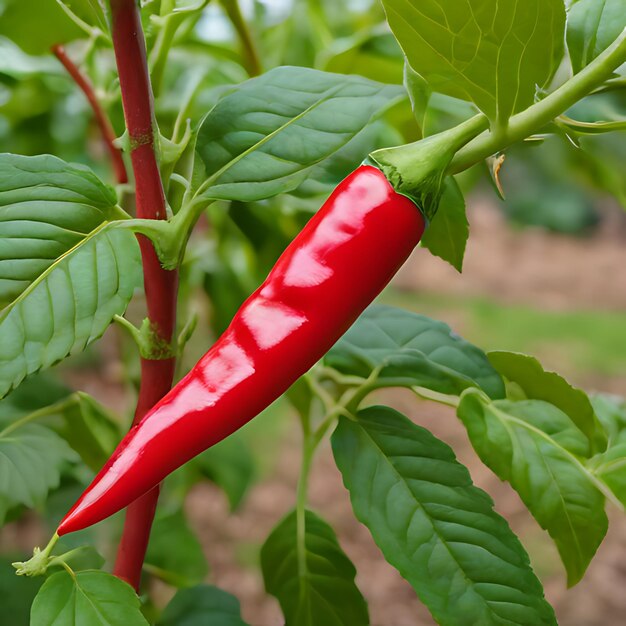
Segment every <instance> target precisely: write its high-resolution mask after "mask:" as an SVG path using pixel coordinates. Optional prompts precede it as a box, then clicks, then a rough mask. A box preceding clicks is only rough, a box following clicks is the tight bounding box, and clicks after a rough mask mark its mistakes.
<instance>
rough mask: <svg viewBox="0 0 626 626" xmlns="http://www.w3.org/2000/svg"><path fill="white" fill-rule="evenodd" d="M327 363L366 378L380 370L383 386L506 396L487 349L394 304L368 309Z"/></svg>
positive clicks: (327, 359) (326, 358) (325, 358)
mask: <svg viewBox="0 0 626 626" xmlns="http://www.w3.org/2000/svg"><path fill="white" fill-rule="evenodd" d="M324 363H325V364H326V365H328V366H329V367H332V368H334V369H336V370H338V371H339V372H342V373H344V374H349V375H355V376H361V377H362V378H367V377H368V376H369V375H370V374H371V373H372V371H373V370H374V369H376V368H380V372H379V374H378V378H377V380H378V384H380V385H381V386H383V385H384V386H392V385H393V386H396V385H397V386H405V387H426V388H427V389H431V390H432V391H437V392H439V393H446V394H460V393H461V392H462V391H463V389H466V388H467V387H472V386H476V387H480V388H481V389H483V390H484V391H485V392H486V393H488V394H489V395H490V396H492V397H494V398H501V397H503V396H504V384H503V382H502V379H501V378H500V375H499V374H498V373H497V372H496V371H495V370H494V369H493V367H492V366H491V365H490V363H489V361H488V360H487V357H486V356H485V354H484V353H483V352H482V350H480V349H479V348H477V347H476V346H473V345H472V344H470V343H468V342H467V341H465V340H464V339H461V337H459V336H458V335H456V334H455V333H454V332H453V331H451V330H450V327H449V326H447V325H446V324H444V323H443V322H438V321H436V320H432V319H430V318H428V317H424V316H423V315H418V314H416V313H411V312H409V311H404V310H402V309H396V308H393V307H388V306H380V305H373V306H370V307H369V308H368V309H366V311H365V313H363V314H362V315H361V317H359V319H358V320H357V321H356V322H355V323H354V325H353V326H352V327H351V328H350V330H348V332H347V333H346V334H345V335H344V336H343V337H342V338H341V339H340V340H339V341H338V342H337V343H336V344H335V345H334V346H333V348H331V350H330V351H329V352H328V354H327V355H326V356H325V357H324Z"/></svg>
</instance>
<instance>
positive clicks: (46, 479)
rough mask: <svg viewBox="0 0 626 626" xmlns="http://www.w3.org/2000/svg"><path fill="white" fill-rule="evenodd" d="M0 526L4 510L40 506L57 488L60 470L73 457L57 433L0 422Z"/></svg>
mask: <svg viewBox="0 0 626 626" xmlns="http://www.w3.org/2000/svg"><path fill="white" fill-rule="evenodd" d="M0 424H1V427H2V428H4V430H1V431H0V524H2V522H3V521H4V517H5V515H6V513H7V511H8V510H9V509H11V508H13V507H14V506H17V505H19V504H22V505H24V506H27V507H30V508H33V507H37V506H41V505H42V504H43V502H44V500H45V498H46V496H47V495H48V492H49V491H50V490H51V489H54V488H55V487H58V485H59V482H60V480H61V469H62V467H63V465H65V464H66V463H67V462H68V461H75V460H77V457H76V454H75V453H74V451H73V450H71V449H70V448H69V447H68V445H67V444H66V443H65V441H63V439H61V438H60V437H59V436H58V435H57V434H55V433H54V432H52V431H51V430H50V429H48V428H45V427H44V426H41V425H40V424H33V423H25V424H21V425H20V424H17V423H16V424H15V425H11V424H9V425H8V424H7V423H6V421H2V422H0Z"/></svg>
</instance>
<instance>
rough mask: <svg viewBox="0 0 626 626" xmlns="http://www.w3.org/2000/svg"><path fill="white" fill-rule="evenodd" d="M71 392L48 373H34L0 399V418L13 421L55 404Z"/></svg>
mask: <svg viewBox="0 0 626 626" xmlns="http://www.w3.org/2000/svg"><path fill="white" fill-rule="evenodd" d="M71 393H72V390H71V389H69V388H68V387H66V386H65V385H63V384H62V383H60V382H59V381H58V380H56V379H55V378H53V377H52V376H50V375H49V374H35V375H34V376H30V377H29V378H27V379H25V380H24V381H23V382H22V383H21V384H20V385H19V387H17V389H14V390H13V391H12V392H11V393H10V394H9V395H8V396H7V397H6V398H3V399H2V400H0V419H7V420H9V421H14V420H16V419H17V418H18V417H23V416H24V415H28V414H29V413H33V412H34V411H36V410H37V409H42V408H43V407H46V406H50V405H51V404H55V403H57V402H59V401H60V400H63V399H64V398H67V397H68V396H69V395H71Z"/></svg>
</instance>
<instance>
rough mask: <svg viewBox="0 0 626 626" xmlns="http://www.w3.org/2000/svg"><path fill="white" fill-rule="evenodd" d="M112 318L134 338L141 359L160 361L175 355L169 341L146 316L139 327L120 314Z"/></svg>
mask: <svg viewBox="0 0 626 626" xmlns="http://www.w3.org/2000/svg"><path fill="white" fill-rule="evenodd" d="M113 320H114V321H115V322H117V323H118V324H119V325H120V326H121V327H122V328H124V329H125V330H126V331H128V333H129V334H130V336H131V337H132V338H133V339H134V340H135V343H136V344H137V346H138V347H139V354H140V356H141V357H142V358H143V359H147V360H149V361H162V360H165V359H171V358H174V357H175V356H176V351H175V350H174V349H173V347H172V345H171V343H169V342H168V341H166V340H165V339H163V338H162V337H161V335H160V333H159V329H158V328H157V327H156V326H155V325H154V324H153V323H152V322H151V321H150V320H149V319H148V318H147V317H146V318H145V319H144V320H143V322H142V323H141V326H140V327H139V328H137V327H136V326H135V325H134V324H132V323H131V322H129V321H128V320H127V319H126V318H125V317H122V316H120V315H116V316H115V317H114V318H113Z"/></svg>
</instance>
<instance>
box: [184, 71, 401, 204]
mask: <svg viewBox="0 0 626 626" xmlns="http://www.w3.org/2000/svg"><path fill="white" fill-rule="evenodd" d="M402 97H403V90H402V88H401V87H395V86H392V85H382V84H380V83H375V82H373V81H370V80H367V79H364V78H361V77H359V76H343V75H340V74H330V73H327V72H320V71H317V70H312V69H307V68H298V67H279V68H276V69H273V70H271V71H269V72H267V73H265V74H263V75H262V76H259V77H257V78H253V79H251V80H248V81H246V82H245V83H243V84H242V85H240V86H239V87H238V88H237V89H236V90H235V91H233V92H231V93H229V94H228V95H227V96H225V97H224V98H222V99H221V100H220V101H219V102H218V104H217V105H216V106H215V107H214V108H213V110H212V111H211V112H210V113H209V114H208V115H207V117H206V118H205V120H204V121H203V123H202V125H201V126H200V129H199V131H198V139H197V144H196V150H197V155H198V157H199V158H200V159H201V161H202V163H203V165H204V169H205V181H204V183H203V185H201V187H200V189H199V190H198V192H199V194H200V195H201V196H202V197H204V198H214V199H220V198H221V199H227V200H232V199H235V200H245V201H250V200H260V199H263V198H269V197H271V196H274V195H276V194H279V193H283V192H286V191H290V190H292V189H295V188H296V187H297V186H298V185H300V184H301V183H302V181H303V180H304V179H305V178H306V176H307V174H308V172H309V171H310V169H311V168H312V167H313V166H314V165H316V164H317V163H319V162H320V161H322V160H323V159H325V158H327V157H329V156H330V155H332V154H333V153H334V152H336V151H337V150H339V148H341V147H342V146H344V145H345V144H346V143H348V141H350V139H352V137H354V136H355V135H356V134H357V133H358V132H359V131H361V130H362V129H363V128H364V127H365V126H367V125H368V124H369V123H371V122H372V121H373V120H375V119H376V118H377V117H378V116H379V115H380V114H381V113H382V112H383V111H384V109H385V108H387V107H388V106H390V105H391V104H393V103H395V102H397V101H398V100H399V99H400V98H402ZM363 156H366V155H363Z"/></svg>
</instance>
